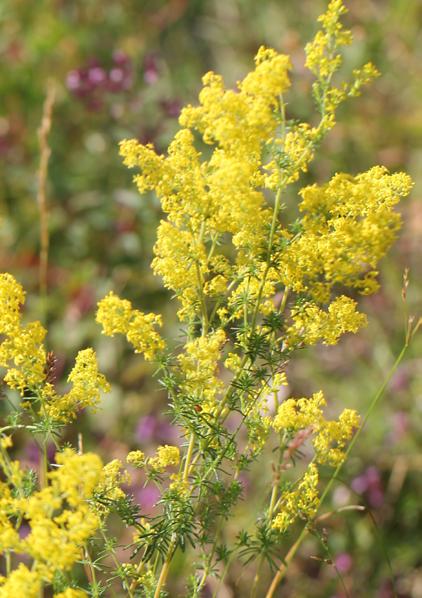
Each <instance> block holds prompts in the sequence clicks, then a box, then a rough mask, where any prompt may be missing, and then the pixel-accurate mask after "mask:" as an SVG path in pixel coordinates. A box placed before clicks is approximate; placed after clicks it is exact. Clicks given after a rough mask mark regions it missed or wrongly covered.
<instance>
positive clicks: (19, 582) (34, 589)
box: [0, 563, 41, 598]
mask: <svg viewBox="0 0 422 598" xmlns="http://www.w3.org/2000/svg"><path fill="white" fill-rule="evenodd" d="M40 591H41V579H40V577H39V575H38V573H37V572H36V571H30V570H29V569H27V567H25V565H24V564H23V563H19V565H18V568H17V569H15V570H14V571H12V572H11V573H10V575H9V576H8V577H7V578H6V579H5V580H4V583H3V584H2V585H0V598H14V597H18V596H25V598H38V597H39V595H40Z"/></svg>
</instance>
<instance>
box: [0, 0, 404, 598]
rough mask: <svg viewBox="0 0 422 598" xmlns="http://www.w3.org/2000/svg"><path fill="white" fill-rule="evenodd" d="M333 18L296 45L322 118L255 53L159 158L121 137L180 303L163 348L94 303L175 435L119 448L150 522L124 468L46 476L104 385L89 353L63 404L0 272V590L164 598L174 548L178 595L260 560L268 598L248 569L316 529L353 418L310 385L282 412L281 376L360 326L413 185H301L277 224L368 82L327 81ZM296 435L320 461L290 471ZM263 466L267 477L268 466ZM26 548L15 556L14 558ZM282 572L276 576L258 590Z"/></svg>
mask: <svg viewBox="0 0 422 598" xmlns="http://www.w3.org/2000/svg"><path fill="white" fill-rule="evenodd" d="M344 12H345V8H344V6H343V4H342V1H341V0H332V1H331V2H330V4H329V6H328V9H327V12H326V13H325V14H324V15H322V16H321V17H320V18H319V21H320V23H321V29H320V31H318V33H317V34H316V36H315V38H314V39H313V41H312V42H311V43H309V44H308V45H307V46H306V66H307V68H308V69H310V70H311V71H312V73H313V75H314V77H315V81H314V83H313V86H312V94H313V98H314V100H315V103H316V106H317V109H318V113H319V119H318V121H317V122H316V124H309V123H305V122H297V121H295V120H292V119H291V118H289V114H288V110H287V103H286V94H287V92H288V90H289V87H290V78H289V71H290V68H291V65H290V60H289V58H288V56H285V55H282V54H278V53H277V52H276V51H275V50H272V49H270V48H264V47H262V48H260V49H259V51H258V54H257V56H256V58H255V69H254V70H253V71H252V72H250V73H249V74H248V75H247V76H246V77H245V78H244V79H243V80H242V81H240V82H239V83H238V84H237V89H236V90H226V89H225V87H224V82H223V79H222V78H221V77H220V76H219V75H216V74H214V73H208V74H206V75H205V76H204V78H203V84H204V86H203V89H202V90H201V92H200V94H199V105H198V106H187V107H186V108H184V109H183V111H182V113H181V116H180V120H179V122H180V125H181V129H180V131H179V132H178V133H177V134H176V136H175V138H174V140H173V141H172V142H171V144H170V146H169V148H168V153H167V155H166V156H164V155H159V154H157V153H156V152H155V151H154V149H153V147H152V146H151V145H141V144H139V143H138V142H137V141H136V140H131V141H123V142H122V143H121V146H120V150H121V154H122V156H123V157H124V163H125V164H126V165H127V166H129V167H137V168H139V169H140V174H138V175H137V176H136V177H135V180H136V183H137V185H138V188H139V190H140V191H141V192H142V193H144V192H146V191H152V190H153V191H155V193H156V195H157V197H158V198H159V199H160V201H161V206H162V210H163V212H164V214H165V218H164V219H163V220H162V221H161V223H160V225H159V228H158V237H157V242H156V245H155V258H154V260H153V263H152V268H153V270H154V272H155V273H156V274H157V275H159V276H161V277H162V279H163V281H164V284H165V286H166V287H167V288H168V289H170V290H171V292H172V293H173V295H174V297H175V298H176V299H177V301H178V302H179V306H180V308H179V311H178V317H179V319H180V321H181V323H182V324H183V327H184V328H183V329H184V332H185V335H184V340H183V341H182V343H181V344H179V345H176V344H175V343H173V344H172V343H170V342H169V343H166V342H165V341H164V340H163V339H162V337H161V336H160V333H159V328H160V326H161V317H160V316H159V315H155V314H144V313H142V312H140V311H138V310H137V309H135V308H133V306H132V305H131V303H130V302H129V301H128V300H126V299H121V298H119V297H118V296H116V295H115V294H114V293H113V292H111V293H110V294H109V295H107V296H106V297H105V298H104V299H103V300H102V301H100V303H99V306H98V313H97V321H98V322H99V323H100V324H101V325H102V327H103V332H104V334H106V335H109V336H113V335H115V334H123V335H125V336H126V338H127V340H128V341H129V343H131V344H132V345H133V348H134V350H135V352H137V353H141V354H143V355H144V357H145V359H147V360H149V361H153V362H155V363H156V364H157V367H158V372H159V374H160V380H161V384H162V385H163V386H164V387H165V388H166V389H167V391H168V397H169V407H170V409H171V413H172V417H173V420H174V423H175V424H177V426H179V428H180V429H181V430H182V434H183V439H184V442H183V443H182V444H183V446H182V449H181V450H179V448H178V447H176V446H161V447H158V449H157V452H156V455H155V456H153V457H149V458H147V457H146V456H145V455H144V454H143V453H142V452H141V451H139V450H134V451H132V452H130V453H129V454H128V456H127V461H128V463H129V464H130V467H132V468H133V467H135V468H143V469H144V470H145V474H146V477H147V479H149V480H150V481H152V482H154V483H155V484H156V485H157V486H158V487H159V488H160V491H161V499H160V503H159V504H160V508H161V513H160V514H159V515H157V516H155V517H154V518H147V517H142V505H140V506H139V507H137V506H136V505H133V504H132V501H131V499H130V497H128V496H126V495H125V493H124V492H123V490H121V488H120V486H121V484H122V483H123V482H125V480H126V473H125V472H124V471H123V470H122V465H121V463H119V462H118V461H112V462H111V463H110V464H109V465H106V466H105V467H104V466H103V465H102V463H101V460H100V458H99V457H98V456H97V455H95V454H92V453H88V454H83V453H82V452H81V451H80V450H79V451H75V450H73V449H70V448H65V449H64V450H62V451H61V452H59V453H58V455H57V457H56V464H55V465H54V466H53V465H52V466H49V465H48V463H47V459H46V456H45V455H46V448H45V447H46V444H47V441H48V440H49V439H50V438H51V437H54V438H55V439H56V441H57V442H58V439H59V435H60V430H61V427H62V426H64V425H65V424H66V423H67V422H69V421H70V420H71V419H73V418H75V417H76V415H77V412H78V410H79V409H81V408H83V407H95V406H96V405H97V403H98V400H99V394H100V390H105V391H106V390H107V388H108V384H107V382H106V380H105V378H104V376H103V375H102V374H100V373H99V371H98V368H97V363H96V358H95V354H94V352H93V350H92V349H86V350H84V351H81V352H80V353H79V354H78V356H77V358H76V363H75V366H74V368H73V370H72V371H71V373H70V375H69V379H68V380H69V382H70V383H71V384H72V386H71V388H70V390H69V391H68V392H67V393H65V394H59V393H58V391H57V390H56V388H55V385H54V382H53V380H52V378H51V375H50V374H51V370H52V365H51V363H50V361H51V358H50V357H49V355H48V354H47V353H46V351H45V349H44V347H43V339H44V336H45V330H44V329H43V328H42V326H41V325H40V324H39V323H38V322H32V323H30V324H26V325H24V324H23V323H22V316H21V312H20V307H21V305H22V303H23V301H24V294H23V291H22V288H21V287H20V285H19V284H18V283H17V282H16V281H15V280H14V279H13V278H12V277H11V276H10V275H8V274H4V275H2V276H1V278H0V303H1V306H0V307H1V311H0V326H1V329H0V332H1V334H2V339H3V341H2V344H1V349H0V362H1V365H2V366H3V367H5V368H6V370H7V373H6V375H5V378H4V382H5V384H6V385H8V386H9V388H10V389H14V390H16V391H18V392H19V393H20V394H21V396H22V403H21V408H20V409H19V410H18V411H16V412H14V413H13V415H12V416H11V417H10V422H9V423H8V425H6V426H4V427H3V428H2V429H1V433H2V438H1V467H2V470H3V481H2V482H1V486H0V487H1V497H0V548H1V551H2V553H3V555H4V556H5V562H6V577H5V578H3V579H2V580H1V585H0V597H1V598H5V597H11V596H27V597H28V598H29V597H31V596H34V597H35V596H38V595H39V594H40V593H42V588H44V587H48V586H51V587H52V588H53V592H55V594H54V595H55V596H56V598H59V597H60V598H80V597H82V596H99V595H101V594H103V593H105V595H108V594H107V588H108V587H110V584H111V583H112V580H113V579H114V582H113V583H114V584H115V583H116V582H115V580H116V579H118V580H120V584H121V592H122V593H121V594H120V595H122V596H123V595H124V596H143V597H145V598H146V597H148V598H159V597H160V596H165V595H167V594H166V590H165V588H166V584H167V579H168V575H169V570H170V567H171V563H172V560H173V558H174V556H175V555H176V553H177V552H178V551H185V550H189V551H191V552H192V553H193V554H194V557H193V559H192V561H191V562H192V563H193V564H192V565H191V571H190V574H191V575H190V579H189V583H188V589H187V594H186V595H188V596H192V597H193V596H199V595H200V594H201V590H202V588H204V586H205V584H206V582H207V580H208V578H209V576H217V577H222V576H223V575H225V574H226V572H227V570H228V568H229V566H230V563H231V562H232V561H233V559H235V558H238V559H240V560H241V561H242V562H249V563H251V564H250V567H255V569H254V570H253V571H254V573H253V575H254V576H255V581H254V584H253V587H252V592H251V594H252V595H256V593H257V591H258V588H259V592H260V593H259V595H261V596H263V595H264V593H265V591H264V588H261V587H260V583H261V580H260V576H261V572H262V571H263V570H265V568H266V567H268V566H270V567H271V568H272V569H273V570H274V569H277V567H279V566H280V562H282V559H283V556H284V555H285V549H284V547H285V546H286V545H288V544H289V542H288V540H287V539H286V538H288V537H289V533H290V532H291V528H292V526H294V524H295V523H296V522H299V521H302V522H304V523H305V525H306V526H308V528H311V527H312V522H313V520H314V518H315V515H316V513H317V510H318V508H319V505H320V490H319V486H320V482H319V470H320V466H321V465H324V466H329V467H332V468H336V467H338V466H339V465H340V464H341V463H342V461H343V459H344V457H345V451H346V448H347V445H348V442H349V440H350V439H351V438H352V436H353V433H354V431H355V430H356V429H357V428H358V427H359V416H358V414H357V413H356V412H355V411H353V410H351V409H344V410H343V411H342V412H341V414H340V415H339V417H338V419H327V417H326V415H325V413H324V407H325V404H326V403H325V398H324V395H323V393H322V392H321V391H319V392H316V393H315V394H314V395H313V396H312V397H308V398H293V397H292V398H288V399H285V400H281V399H280V388H281V387H282V386H283V385H286V374H285V368H286V365H287V363H288V361H289V360H290V359H291V358H292V356H294V354H295V353H296V352H297V351H298V350H299V349H301V348H303V347H306V346H310V345H314V344H316V343H323V344H327V345H333V344H336V343H337V342H338V340H339V338H340V337H341V335H343V334H344V333H347V332H353V333H355V332H357V331H358V330H359V328H361V327H362V326H364V325H365V324H366V317H365V315H364V314H362V313H359V311H358V310H357V304H356V301H355V300H354V298H353V297H354V296H356V293H359V294H365V295H368V294H371V293H374V292H375V291H376V290H377V288H378V283H377V280H376V278H377V264H378V261H379V260H380V258H382V257H383V256H384V255H385V253H386V251H387V250H388V248H389V247H390V245H391V244H392V242H393V240H394V238H395V236H396V233H397V231H398V229H399V228H400V216H399V214H397V213H396V212H395V211H394V207H395V205H396V204H397V203H398V201H399V199H400V198H401V197H403V196H406V195H407V194H408V193H409V191H410V189H411V186H412V183H411V180H410V178H409V177H408V176H407V175H406V174H403V173H398V174H389V173H388V171H387V170H386V169H385V168H383V167H382V166H376V167H374V168H371V169H370V170H369V171H368V172H364V173H361V174H357V175H356V176H352V175H349V174H343V173H339V174H336V175H335V176H334V177H333V178H332V179H331V180H330V181H329V182H327V183H325V184H323V185H317V184H313V185H310V186H306V187H304V188H302V189H301V190H300V191H299V196H300V201H299V204H298V217H297V219H296V220H294V221H293V222H288V221H287V218H286V216H285V214H286V212H285V211H284V210H283V209H284V207H285V205H284V203H283V202H284V201H286V200H287V198H288V197H289V195H288V188H289V186H290V185H292V184H294V183H296V182H297V181H298V179H299V177H300V174H301V173H303V172H306V171H307V169H308V166H309V164H310V162H311V161H312V160H313V159H314V157H315V153H316V151H317V149H318V147H319V145H320V143H321V141H322V140H323V138H324V137H325V135H326V134H327V133H328V132H329V131H330V130H331V129H332V128H333V127H334V125H335V118H336V110H337V108H338V106H339V105H340V104H341V103H342V102H343V101H345V100H346V99H347V98H349V97H352V96H357V95H359V93H360V90H361V87H362V86H363V85H365V84H367V83H368V82H369V81H371V80H372V79H373V78H374V77H376V76H377V71H376V69H375V67H374V66H373V65H372V64H370V63H368V64H366V65H364V66H363V67H362V68H360V69H357V70H355V71H353V75H352V77H351V79H350V80H349V81H346V82H343V83H341V84H334V75H335V74H336V73H337V71H338V70H339V69H340V66H341V64H342V55H341V48H342V46H345V45H347V44H349V43H350V42H351V33H350V31H347V30H346V29H344V28H343V26H342V24H341V23H340V20H339V19H340V16H341V15H342V14H343V13H344ZM350 294H352V295H353V297H352V296H350ZM21 428H22V429H23V428H25V429H26V430H27V431H29V432H31V433H33V434H34V435H35V437H36V438H37V440H38V442H39V443H40V445H41V447H43V451H44V460H43V465H42V467H41V473H40V475H39V476H38V479H37V476H36V475H35V474H34V473H33V472H31V471H27V470H24V469H23V468H22V467H21V465H20V463H19V462H18V461H13V460H12V459H11V458H10V456H9V453H8V449H9V448H10V447H11V446H12V438H11V436H12V434H13V433H15V432H17V431H18V430H19V429H21ZM305 442H306V443H307V444H308V445H309V446H312V447H313V457H312V458H311V460H310V462H309V463H308V465H307V466H306V467H303V466H302V465H301V467H300V468H297V469H292V470H291V472H290V473H289V475H288V476H287V473H286V470H287V468H288V467H290V466H291V463H296V461H295V460H294V457H295V455H296V454H297V452H298V451H299V450H300V449H301V448H302V447H303V445H304V443H305ZM266 445H269V446H270V447H271V448H272V449H273V451H274V463H273V464H272V487H271V488H270V489H269V492H268V500H267V504H266V506H265V507H264V508H263V510H262V512H260V513H257V518H256V525H255V527H254V529H247V530H244V529H243V530H240V529H239V534H238V536H237V541H236V543H235V544H234V545H232V546H228V545H225V544H224V543H223V542H221V541H220V539H219V532H218V530H219V528H220V526H221V522H224V520H225V519H227V518H228V517H229V516H230V512H231V509H232V508H233V507H234V505H235V504H236V503H237V501H238V500H239V499H240V498H241V496H242V484H241V481H240V479H241V477H240V474H241V472H242V471H244V470H247V469H249V468H250V467H251V465H252V464H253V463H254V462H255V461H258V460H259V459H260V457H261V455H262V451H263V449H264V447H265V446H266ZM263 467H266V468H267V469H268V477H269V478H271V465H268V464H267V463H266V462H264V463H263ZM292 471H295V472H296V473H295V475H293V476H292V475H291V473H292ZM111 511H113V512H117V513H118V514H119V515H120V516H121V517H122V520H123V522H124V523H125V524H126V525H127V526H131V527H132V528H133V532H134V539H133V543H132V544H131V546H130V549H131V551H132V560H131V561H130V564H123V563H121V562H120V561H119V557H118V555H117V552H116V541H115V540H113V538H111V537H109V531H108V528H107V518H108V515H109V513H110V512H111ZM24 528H25V529H26V534H24V533H22V530H23V529H24ZM100 542H102V546H101V548H99V546H100ZM290 543H291V542H290ZM22 553H24V554H26V557H25V559H19V558H18V557H17V556H16V555H17V554H22ZM293 553H294V552H293ZM293 553H291V554H293ZM287 562H288V560H287ZM18 563H19V564H18ZM110 566H114V569H115V571H114V573H113V574H110V573H109V572H110ZM84 571H85V573H86V577H85V580H86V581H85V582H84V581H83V579H84V578H83V572H84ZM281 579H282V575H281V574H280V571H278V573H277V575H276V577H275V579H274V581H273V583H272V585H271V587H270V589H269V590H268V592H267V594H266V595H267V597H270V596H272V595H273V593H274V590H275V587H276V586H277V584H278V583H279V581H281ZM113 587H115V585H114V586H113ZM110 595H111V594H110ZM113 595H114V594H113Z"/></svg>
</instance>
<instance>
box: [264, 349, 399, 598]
mask: <svg viewBox="0 0 422 598" xmlns="http://www.w3.org/2000/svg"><path fill="white" fill-rule="evenodd" d="M408 347H409V342H408V339H407V338H406V341H405V344H404V345H403V348H402V350H401V351H400V353H399V355H398V356H397V358H396V360H395V362H394V364H393V365H392V367H391V369H390V371H389V372H388V374H387V377H386V378H385V380H384V382H383V383H382V385H381V386H380V388H379V389H378V391H377V392H376V393H375V395H374V396H373V398H372V400H371V402H370V404H369V407H368V409H367V411H366V414H365V417H364V418H363V420H362V423H361V425H360V426H359V428H358V429H357V431H356V433H355V435H354V436H353V438H352V440H351V442H350V444H349V446H348V448H347V450H346V452H345V455H344V459H343V461H342V462H341V463H339V464H338V465H337V467H336V469H335V471H334V473H333V475H332V476H331V478H330V480H329V481H328V484H327V486H326V487H325V490H324V492H323V493H322V495H321V498H320V500H319V505H318V510H319V509H320V507H321V505H322V503H323V502H324V500H325V499H326V497H327V495H328V493H329V492H330V490H331V487H332V485H333V484H334V481H335V480H336V479H337V477H338V474H339V473H340V471H341V469H342V467H343V465H344V463H345V462H346V460H347V458H348V456H349V455H350V453H351V451H352V449H353V447H354V445H355V444H356V441H357V439H358V438H359V436H360V434H361V432H362V430H363V428H364V427H365V425H366V423H367V421H368V419H369V418H370V416H371V414H372V412H373V410H374V409H375V407H376V406H377V404H378V402H379V400H380V399H381V397H382V396H383V394H384V391H385V389H386V388H387V386H388V383H389V382H390V380H391V378H392V377H393V375H394V373H395V371H396V370H397V368H398V366H399V365H400V363H401V361H402V360H403V357H404V356H405V354H406V351H407V349H408ZM315 515H316V514H315ZM307 533H308V526H307V524H306V525H305V526H304V527H303V529H302V531H301V532H300V534H299V537H298V539H297V540H296V542H295V543H294V544H293V546H291V548H290V549H289V551H288V553H287V555H286V557H285V559H284V560H283V562H282V563H281V565H280V567H279V569H278V571H277V573H276V574H275V576H274V578H273V580H272V582H271V585H270V587H269V588H268V591H267V593H266V595H265V598H273V596H274V592H275V591H276V589H277V587H278V585H279V584H280V582H281V581H282V580H283V579H284V577H285V575H286V571H287V568H288V566H289V564H290V562H291V561H292V559H293V558H294V556H295V554H296V552H297V550H298V549H299V547H300V545H301V544H302V541H303V539H304V538H305V536H306V534H307Z"/></svg>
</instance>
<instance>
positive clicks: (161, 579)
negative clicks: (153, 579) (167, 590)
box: [154, 542, 175, 598]
mask: <svg viewBox="0 0 422 598" xmlns="http://www.w3.org/2000/svg"><path fill="white" fill-rule="evenodd" d="M174 544H175V543H174V542H171V543H170V546H169V549H168V551H167V556H166V560H165V561H164V564H163V566H162V569H161V573H160V577H159V578H158V582H157V587H156V588H155V592H154V598H160V593H161V589H162V588H163V587H164V585H165V583H166V580H167V575H168V572H169V569H170V564H171V561H172V559H173V555H174V552H175V545H174Z"/></svg>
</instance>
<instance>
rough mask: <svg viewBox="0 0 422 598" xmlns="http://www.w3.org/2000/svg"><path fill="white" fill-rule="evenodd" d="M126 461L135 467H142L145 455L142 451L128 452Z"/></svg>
mask: <svg viewBox="0 0 422 598" xmlns="http://www.w3.org/2000/svg"><path fill="white" fill-rule="evenodd" d="M126 461H127V463H130V465H134V466H135V467H142V466H143V465H144V463H145V455H144V453H143V452H142V451H130V453H128V455H127V457H126Z"/></svg>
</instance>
